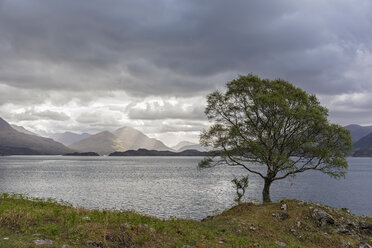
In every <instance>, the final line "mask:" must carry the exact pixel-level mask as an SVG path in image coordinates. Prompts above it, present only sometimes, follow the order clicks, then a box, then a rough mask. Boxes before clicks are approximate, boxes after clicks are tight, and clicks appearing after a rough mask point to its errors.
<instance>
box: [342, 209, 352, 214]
mask: <svg viewBox="0 0 372 248" xmlns="http://www.w3.org/2000/svg"><path fill="white" fill-rule="evenodd" d="M341 210H342V211H344V212H346V213H348V214H350V210H349V209H347V208H341Z"/></svg>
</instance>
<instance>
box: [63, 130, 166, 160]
mask: <svg viewBox="0 0 372 248" xmlns="http://www.w3.org/2000/svg"><path fill="white" fill-rule="evenodd" d="M69 147H70V148H71V149H74V150H76V151H79V152H96V153H98V154H100V155H105V154H110V153H112V152H115V151H127V150H137V149H140V148H144V149H149V150H158V151H166V150H172V149H171V148H169V147H167V146H166V145H164V143H163V142H161V141H160V140H157V139H153V138H149V137H148V136H146V135H145V134H143V133H142V132H140V131H138V130H136V129H134V128H131V127H122V128H119V129H117V130H115V131H113V132H108V131H104V132H101V133H98V134H95V135H92V136H90V137H88V138H85V139H83V140H80V141H78V142H76V143H73V144H71V145H70V146H69Z"/></svg>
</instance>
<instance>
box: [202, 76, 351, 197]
mask: <svg viewBox="0 0 372 248" xmlns="http://www.w3.org/2000/svg"><path fill="white" fill-rule="evenodd" d="M226 86H227V90H226V92H221V91H215V92H212V93H211V94H209V95H208V97H207V107H206V109H205V114H206V116H207V118H208V119H209V120H210V121H211V122H212V125H211V127H210V128H209V129H208V130H205V131H204V132H203V133H202V134H201V137H200V141H201V144H203V145H205V146H211V147H213V148H214V149H216V150H219V152H218V153H216V156H215V158H213V159H212V158H211V157H207V158H205V159H204V160H203V161H202V162H201V163H200V164H199V165H200V166H202V167H203V166H211V165H215V164H216V163H219V162H223V163H225V164H227V165H230V166H242V167H244V168H245V169H246V170H247V171H249V172H250V173H253V174H257V175H259V176H260V177H261V178H263V179H264V182H265V184H264V189H263V201H264V202H269V201H271V199H270V186H271V183H272V182H273V181H276V180H280V179H284V178H286V177H288V176H294V175H295V174H297V173H300V172H304V171H307V170H318V171H321V172H324V173H326V174H328V175H330V176H332V177H335V178H339V177H343V176H345V173H346V171H347V167H348V164H347V160H346V156H347V155H348V154H349V152H350V151H351V148H352V141H351V137H350V133H349V131H347V130H346V129H344V128H343V127H341V126H339V125H336V124H330V123H329V121H328V110H327V109H326V108H325V107H322V106H321V105H320V102H319V101H318V99H317V98H316V96H315V95H309V94H307V93H306V92H305V91H303V90H302V89H300V88H297V87H295V86H293V85H292V84H290V83H289V82H287V81H284V80H281V79H275V80H269V79H261V78H259V77H258V76H255V75H252V74H249V75H247V76H240V77H239V78H237V79H235V80H233V81H231V82H229V83H227V85H226ZM217 155H218V156H217ZM216 159H217V160H216ZM252 163H255V164H260V165H263V166H265V167H266V171H265V172H264V171H263V170H255V169H253V167H252V166H251V165H252Z"/></svg>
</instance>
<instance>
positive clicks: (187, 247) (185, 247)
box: [182, 245, 192, 248]
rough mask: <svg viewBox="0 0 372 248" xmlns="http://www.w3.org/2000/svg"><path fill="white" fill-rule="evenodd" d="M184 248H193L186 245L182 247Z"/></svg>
mask: <svg viewBox="0 0 372 248" xmlns="http://www.w3.org/2000/svg"><path fill="white" fill-rule="evenodd" d="M182 248H192V247H191V246H189V245H184V246H182Z"/></svg>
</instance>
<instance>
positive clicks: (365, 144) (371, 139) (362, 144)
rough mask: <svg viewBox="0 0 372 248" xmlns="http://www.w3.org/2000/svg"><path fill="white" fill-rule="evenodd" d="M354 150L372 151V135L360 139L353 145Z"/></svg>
mask: <svg viewBox="0 0 372 248" xmlns="http://www.w3.org/2000/svg"><path fill="white" fill-rule="evenodd" d="M353 148H354V150H358V149H372V133H370V134H368V135H366V136H364V137H362V138H361V139H359V140H358V141H357V142H355V143H354V145H353Z"/></svg>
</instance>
